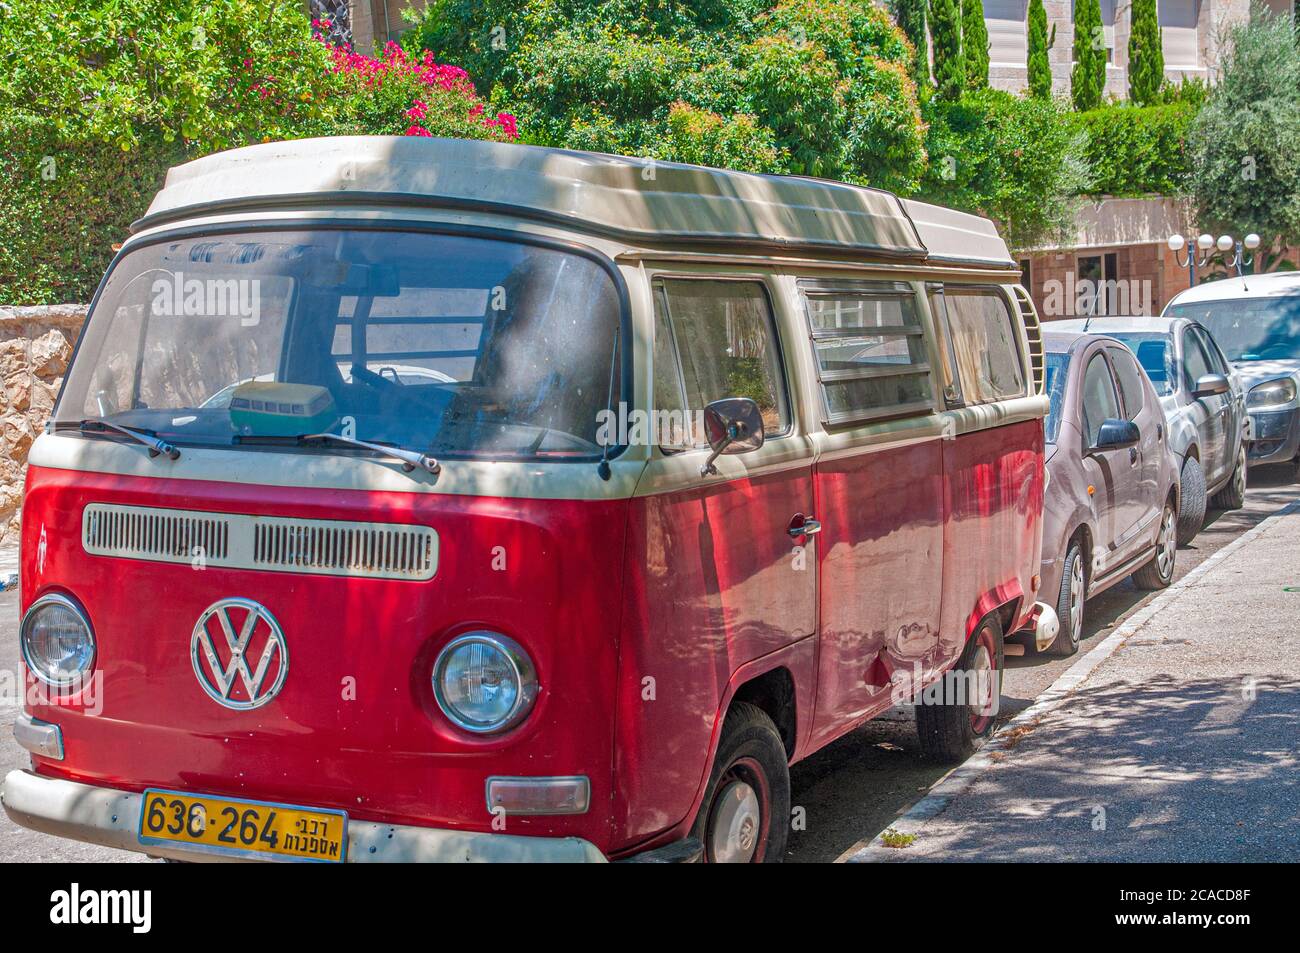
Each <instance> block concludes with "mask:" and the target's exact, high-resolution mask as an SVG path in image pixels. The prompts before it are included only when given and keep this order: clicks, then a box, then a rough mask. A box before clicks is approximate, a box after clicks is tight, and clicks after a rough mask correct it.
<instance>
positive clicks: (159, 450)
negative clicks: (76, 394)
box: [54, 417, 181, 460]
mask: <svg viewBox="0 0 1300 953" xmlns="http://www.w3.org/2000/svg"><path fill="white" fill-rule="evenodd" d="M73 428H76V429H77V430H80V431H81V432H82V433H95V432H100V433H103V432H105V431H109V432H112V433H119V434H121V435H122V436H124V437H128V438H130V439H131V440H134V441H135V442H136V443H138V444H140V445H142V446H144V447H148V448H149V456H150V458H153V457H157V456H165V457H167V458H168V459H169V460H179V459H180V457H181V452H180V450H179V448H177V447H176V446H175V445H174V444H170V443H168V442H167V441H166V440H162V439H160V438H159V437H158V435H157V434H156V433H154V432H153V431H152V430H136V429H134V428H132V427H123V426H122V425H121V424H115V423H113V422H112V421H111V420H105V419H104V418H103V417H87V418H86V419H85V420H78V421H76V422H72V421H63V422H60V423H56V424H55V425H54V429H55V430H56V431H57V430H71V429H73Z"/></svg>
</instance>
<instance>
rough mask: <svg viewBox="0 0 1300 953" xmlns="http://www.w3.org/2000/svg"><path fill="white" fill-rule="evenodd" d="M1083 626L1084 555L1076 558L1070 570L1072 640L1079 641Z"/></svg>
mask: <svg viewBox="0 0 1300 953" xmlns="http://www.w3.org/2000/svg"><path fill="white" fill-rule="evenodd" d="M1082 628H1083V557H1082V555H1080V556H1079V557H1077V558H1076V559H1075V560H1074V567H1073V568H1072V569H1071V570H1070V640H1071V641H1072V642H1077V641H1078V640H1079V632H1080V631H1081V630H1082Z"/></svg>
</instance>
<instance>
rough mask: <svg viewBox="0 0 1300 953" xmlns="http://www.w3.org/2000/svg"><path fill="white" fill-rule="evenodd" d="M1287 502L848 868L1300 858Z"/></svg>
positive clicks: (1298, 565) (1149, 610) (1069, 676)
mask: <svg viewBox="0 0 1300 953" xmlns="http://www.w3.org/2000/svg"><path fill="white" fill-rule="evenodd" d="M1293 507H1294V504H1293ZM1293 507H1287V508H1286V509H1284V510H1282V511H1280V513H1279V514H1277V515H1275V516H1273V517H1271V518H1269V519H1268V520H1266V521H1264V522H1263V523H1261V524H1260V525H1259V526H1258V527H1256V528H1255V529H1253V530H1251V531H1250V532H1248V533H1246V534H1245V535H1243V536H1242V537H1241V538H1240V539H1239V540H1238V541H1237V542H1235V543H1233V544H1231V545H1229V546H1227V547H1225V548H1224V549H1223V550H1222V551H1221V552H1220V553H1218V554H1216V555H1215V556H1214V557H1212V558H1211V559H1209V560H1207V561H1206V562H1205V564H1203V565H1202V566H1198V567H1197V568H1196V569H1195V570H1193V571H1192V572H1191V573H1189V574H1188V575H1187V577H1186V578H1185V579H1183V580H1181V581H1180V582H1179V583H1176V584H1175V586H1174V587H1172V588H1171V589H1170V590H1168V591H1167V592H1165V593H1163V594H1161V595H1160V596H1158V597H1157V599H1156V600H1155V601H1153V602H1152V603H1151V604H1150V605H1149V606H1148V607H1146V608H1145V609H1143V610H1142V611H1141V612H1139V613H1137V614H1136V615H1134V617H1133V618H1132V619H1130V620H1129V621H1127V622H1126V623H1125V624H1124V625H1123V626H1121V627H1120V628H1119V629H1117V630H1116V632H1115V633H1114V634H1113V635H1111V636H1110V637H1108V638H1107V639H1106V640H1105V641H1104V642H1103V643H1102V644H1101V645H1099V646H1098V647H1097V648H1096V649H1094V650H1093V652H1091V653H1089V655H1087V656H1085V657H1084V658H1083V659H1081V660H1080V661H1079V662H1078V663H1077V664H1076V665H1075V666H1074V667H1073V668H1072V669H1071V670H1069V671H1068V672H1067V673H1066V674H1065V675H1063V676H1062V677H1061V679H1060V681H1059V682H1058V683H1057V685H1055V686H1053V688H1052V689H1051V690H1049V691H1048V693H1046V694H1045V695H1044V696H1043V698H1042V699H1040V701H1039V702H1038V703H1036V704H1035V705H1034V706H1032V707H1031V708H1030V709H1028V710H1027V711H1025V712H1023V713H1022V714H1021V715H1019V716H1017V718H1016V719H1014V720H1013V721H1012V722H1011V723H1009V724H1008V725H1007V726H1005V727H1004V728H1003V729H1002V731H1001V732H1000V733H999V735H998V736H997V738H996V739H995V740H994V741H993V742H992V743H990V745H988V746H987V747H986V749H985V750H984V751H982V752H980V753H979V754H977V755H976V756H975V758H972V759H971V760H970V761H968V762H967V763H966V765H964V766H962V767H961V768H958V769H957V770H956V771H954V772H953V774H951V775H949V776H948V777H947V778H946V779H945V780H943V781H941V782H940V783H939V784H938V785H936V786H935V788H933V789H932V790H931V792H930V794H929V795H928V796H927V797H926V798H924V799H923V800H922V801H921V802H920V803H919V804H917V805H916V806H915V807H914V808H913V809H912V810H911V811H909V812H908V814H906V815H904V816H903V817H902V818H900V819H899V820H898V821H897V822H896V823H895V824H894V825H893V827H894V829H896V830H898V831H900V832H902V833H904V834H914V835H915V840H914V841H913V842H912V843H911V844H910V846H907V847H904V848H901V849H897V848H895V849H891V848H887V847H884V846H883V845H882V844H881V842H880V840H879V838H877V839H876V840H875V841H873V842H872V843H871V845H870V846H868V847H866V848H863V849H862V850H859V851H858V852H857V853H855V854H854V855H852V856H851V857H849V858H847V859H848V860H849V861H850V862H900V861H915V860H928V861H936V860H942V861H1022V862H1023V861H1296V860H1300V507H1297V508H1293ZM1288 589H1293V590H1294V591H1287V590H1288Z"/></svg>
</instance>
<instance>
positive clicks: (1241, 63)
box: [1188, 6, 1300, 258]
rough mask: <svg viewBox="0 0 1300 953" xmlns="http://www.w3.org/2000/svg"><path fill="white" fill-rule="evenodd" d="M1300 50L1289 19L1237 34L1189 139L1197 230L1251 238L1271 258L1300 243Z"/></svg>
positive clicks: (1261, 22) (1260, 21)
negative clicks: (1260, 242) (1253, 234)
mask: <svg viewBox="0 0 1300 953" xmlns="http://www.w3.org/2000/svg"><path fill="white" fill-rule="evenodd" d="M1297 91H1300V50H1298V49H1297V46H1296V41H1295V34H1294V28H1293V25H1292V22H1291V18H1290V17H1289V16H1275V15H1273V14H1271V13H1269V12H1268V11H1267V10H1265V9H1264V8H1262V7H1259V6H1256V7H1255V8H1254V9H1253V10H1252V15H1251V19H1250V21H1249V22H1248V23H1243V24H1240V25H1238V26H1236V27H1234V28H1233V29H1232V30H1231V31H1230V33H1229V37H1228V50H1227V53H1226V55H1225V56H1224V58H1223V60H1222V62H1221V72H1220V76H1219V81H1218V83H1217V84H1215V86H1214V87H1213V88H1212V90H1211V92H1210V98H1209V101H1208V102H1207V103H1206V105H1205V107H1204V108H1203V109H1202V110H1201V112H1200V113H1199V115H1198V116H1197V118H1196V120H1195V122H1194V123H1193V124H1192V128H1191V132H1190V134H1189V136H1188V154H1189V164H1190V167H1191V183H1192V192H1193V197H1194V200H1195V206H1196V222H1197V227H1198V228H1202V229H1204V230H1206V231H1211V232H1214V233H1221V232H1227V233H1230V234H1233V235H1244V234H1247V233H1249V232H1256V233H1258V234H1259V236H1260V237H1261V238H1262V239H1263V240H1264V243H1265V245H1264V249H1263V250H1265V252H1266V254H1265V257H1266V258H1268V257H1270V256H1271V254H1275V253H1277V252H1278V251H1280V249H1281V248H1283V247H1285V246H1290V245H1295V244H1297V243H1300V95H1297Z"/></svg>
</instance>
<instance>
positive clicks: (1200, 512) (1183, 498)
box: [1178, 457, 1207, 546]
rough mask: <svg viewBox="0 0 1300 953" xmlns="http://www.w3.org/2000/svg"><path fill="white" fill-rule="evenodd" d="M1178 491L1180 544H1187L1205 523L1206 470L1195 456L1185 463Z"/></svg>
mask: <svg viewBox="0 0 1300 953" xmlns="http://www.w3.org/2000/svg"><path fill="white" fill-rule="evenodd" d="M1178 492H1179V506H1178V545H1179V546H1186V545H1187V544H1188V543H1190V542H1191V541H1192V540H1194V539H1195V538H1196V534H1197V533H1199V532H1200V531H1201V527H1202V526H1204V525H1205V504H1206V502H1207V501H1206V499H1205V471H1204V470H1202V469H1201V464H1200V461H1199V460H1197V459H1196V458H1195V457H1188V458H1187V461H1186V462H1185V463H1184V464H1183V474H1182V477H1181V480H1180V482H1179V491H1178Z"/></svg>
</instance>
